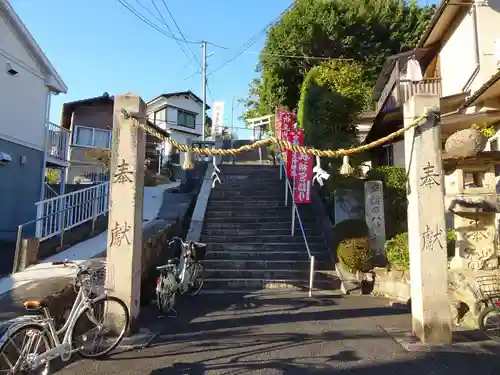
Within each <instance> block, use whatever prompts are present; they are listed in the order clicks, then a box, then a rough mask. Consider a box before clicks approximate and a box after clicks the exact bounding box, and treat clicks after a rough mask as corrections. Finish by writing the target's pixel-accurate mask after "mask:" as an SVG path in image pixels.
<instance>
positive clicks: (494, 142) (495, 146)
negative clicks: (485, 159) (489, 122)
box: [490, 138, 499, 151]
mask: <svg viewBox="0 0 500 375" xmlns="http://www.w3.org/2000/svg"><path fill="white" fill-rule="evenodd" d="M490 150H491V151H499V150H498V138H495V139H492V140H490Z"/></svg>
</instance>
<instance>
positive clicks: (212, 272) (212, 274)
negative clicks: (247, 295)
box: [205, 266, 309, 280]
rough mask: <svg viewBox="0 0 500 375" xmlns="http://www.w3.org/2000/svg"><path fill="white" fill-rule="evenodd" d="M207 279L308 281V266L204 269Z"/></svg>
mask: <svg viewBox="0 0 500 375" xmlns="http://www.w3.org/2000/svg"><path fill="white" fill-rule="evenodd" d="M205 277H206V278H209V279H294V280H309V266H307V267H305V268H304V269H288V270H287V269H269V268H267V269H261V268H257V269H251V268H248V269H246V268H245V269H236V268H233V269H225V268H223V269H217V268H211V269H210V268H206V269H205Z"/></svg>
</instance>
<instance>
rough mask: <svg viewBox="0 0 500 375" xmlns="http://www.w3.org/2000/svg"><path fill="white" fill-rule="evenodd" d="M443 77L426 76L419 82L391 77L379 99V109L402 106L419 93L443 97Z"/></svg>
mask: <svg viewBox="0 0 500 375" xmlns="http://www.w3.org/2000/svg"><path fill="white" fill-rule="evenodd" d="M441 92H442V91H441V78H425V79H423V80H422V81H419V82H412V81H407V80H401V81H396V80H392V79H389V81H388V82H387V85H386V86H385V88H384V90H383V91H382V94H381V96H380V99H379V101H378V105H377V108H378V111H379V112H380V111H384V112H385V111H389V110H391V109H394V108H397V107H402V106H403V105H404V103H406V101H407V100H408V99H410V98H411V97H412V96H413V95H415V94H419V93H428V94H435V95H438V96H439V97H441Z"/></svg>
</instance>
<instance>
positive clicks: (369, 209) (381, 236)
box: [365, 181, 385, 255]
mask: <svg viewBox="0 0 500 375" xmlns="http://www.w3.org/2000/svg"><path fill="white" fill-rule="evenodd" d="M383 189H384V188H383V185H382V181H366V182H365V219H366V224H367V225H368V229H369V231H370V246H371V248H372V250H375V251H376V252H377V254H378V255H383V254H384V253H385V251H384V244H385V218H384V191H383Z"/></svg>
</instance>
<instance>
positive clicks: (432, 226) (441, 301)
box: [404, 94, 451, 344]
mask: <svg viewBox="0 0 500 375" xmlns="http://www.w3.org/2000/svg"><path fill="white" fill-rule="evenodd" d="M427 108H435V110H436V112H435V113H436V114H438V113H439V112H438V111H439V97H438V96H437V95H432V94H416V95H414V96H413V97H411V98H410V99H409V100H408V101H407V102H406V103H405V105H404V122H405V126H406V125H408V124H409V123H410V122H412V121H414V120H415V118H417V117H419V116H421V115H422V114H424V112H425V110H426V109H427ZM433 113H434V112H433ZM433 113H431V115H430V116H429V117H428V119H427V121H426V122H425V123H424V124H422V125H420V126H418V127H413V128H412V129H410V130H409V131H407V132H406V133H405V136H404V139H405V163H406V171H407V174H408V239H409V247H410V278H411V308H412V318H413V332H414V334H415V335H416V336H417V337H418V338H419V339H420V340H421V341H422V342H423V343H429V344H449V343H451V313H450V306H449V298H448V275H447V272H448V264H447V254H446V225H445V209H444V173H443V160H442V151H441V139H440V137H441V128H440V124H439V119H438V117H437V116H434V115H433Z"/></svg>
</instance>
